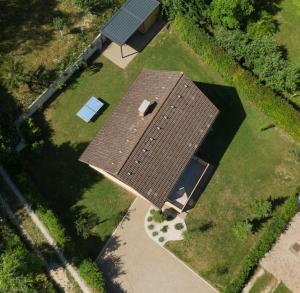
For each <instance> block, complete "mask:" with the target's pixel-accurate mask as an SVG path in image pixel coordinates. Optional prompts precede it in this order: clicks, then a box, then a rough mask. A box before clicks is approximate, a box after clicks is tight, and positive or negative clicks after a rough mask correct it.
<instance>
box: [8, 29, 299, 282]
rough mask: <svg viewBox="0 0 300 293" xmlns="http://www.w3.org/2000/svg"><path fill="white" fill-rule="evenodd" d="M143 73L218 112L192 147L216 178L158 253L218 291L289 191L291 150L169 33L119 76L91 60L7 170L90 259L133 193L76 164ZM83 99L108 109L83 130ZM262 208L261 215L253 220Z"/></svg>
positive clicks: (295, 170) (295, 169)
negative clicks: (168, 81) (173, 80)
mask: <svg viewBox="0 0 300 293" xmlns="http://www.w3.org/2000/svg"><path fill="white" fill-rule="evenodd" d="M143 68H152V69H166V70H179V71H183V72H185V73H186V74H187V76H188V77H189V78H191V79H192V80H193V81H195V82H196V83H197V85H198V86H199V88H200V89H201V90H202V91H203V92H204V93H205V94H206V95H207V96H208V97H209V98H210V99H211V100H212V102H213V103H215V105H216V106H217V107H218V108H219V109H220V111H221V114H220V116H219V118H218V120H217V121H216V123H215V125H214V127H213V131H212V132H211V133H210V135H209V136H208V137H207V141H206V143H205V145H204V146H203V148H201V149H200V150H199V152H200V155H201V157H202V158H203V159H204V160H206V161H208V162H210V163H212V164H213V165H214V166H215V174H214V176H213V178H212V180H211V181H210V183H209V185H208V187H207V188H206V190H205V191H204V193H203V194H202V195H201V197H200V199H199V201H198V203H197V205H196V207H195V208H194V209H193V210H191V212H190V213H189V215H188V216H187V218H186V224H187V228H188V233H185V240H183V241H179V242H174V243H168V244H167V247H168V248H169V249H170V250H171V251H173V252H174V253H175V254H176V255H177V256H179V257H180V258H181V259H182V260H184V261H185V262H186V263H187V264H189V265H190V266H191V267H192V268H193V269H194V270H195V271H196V272H197V273H199V274H201V275H202V276H204V277H205V278H207V279H208V280H209V281H210V282H211V283H212V284H214V285H215V286H216V287H218V288H224V286H225V285H227V284H228V283H229V282H230V281H231V280H232V279H233V278H234V277H235V276H236V274H237V273H238V271H239V269H240V266H241V259H243V257H244V256H245V255H246V254H247V253H248V252H249V251H250V250H251V249H252V248H253V247H254V246H255V245H256V243H257V241H258V239H259V237H260V236H261V235H262V233H263V232H264V231H265V230H266V229H268V224H269V222H270V220H271V219H272V217H273V216H274V215H275V214H277V212H278V211H279V210H280V207H281V206H282V205H283V203H284V202H285V201H286V200H287V198H288V196H289V195H291V194H292V193H293V192H294V190H295V188H296V186H297V184H298V182H297V178H299V176H300V170H299V162H298V161H297V160H298V159H297V155H295V154H294V153H295V150H296V149H297V148H296V144H295V142H294V141H293V140H292V139H291V137H289V136H288V135H287V134H285V133H284V132H283V131H282V130H280V129H278V128H277V127H274V126H272V127H270V125H271V124H272V121H270V119H269V118H267V117H266V116H265V115H264V114H262V113H261V112H260V111H259V110H258V109H257V108H256V107H255V106H254V105H253V104H252V103H250V102H249V100H248V99H246V98H245V97H244V95H242V94H239V93H238V92H237V91H236V89H235V88H234V87H232V86H231V85H229V84H228V83H226V82H225V81H224V80H223V79H222V78H221V76H220V75H219V74H218V73H217V72H216V71H214V70H213V69H212V68H211V67H209V66H208V65H207V64H205V63H204V62H203V59H201V57H199V56H198V55H197V54H196V53H194V52H193V50H192V49H191V48H189V47H188V45H187V44H186V43H184V42H183V41H182V40H181V39H180V38H179V37H178V36H177V34H176V33H175V32H174V31H173V30H172V28H170V29H165V30H163V31H162V32H161V33H160V34H159V35H158V36H157V37H156V38H155V39H154V40H153V42H152V43H150V44H149V45H148V46H147V48H146V49H145V50H144V51H143V52H141V53H140V54H139V55H138V56H137V57H136V58H135V60H133V62H132V63H131V64H130V65H129V66H128V67H127V68H126V70H121V69H119V68H117V67H116V66H115V65H114V64H112V63H110V62H109V61H108V60H106V59H105V58H104V57H103V56H100V57H99V58H97V59H96V60H95V61H94V62H93V63H92V64H91V65H90V66H89V67H88V68H87V70H85V71H84V72H82V74H81V75H80V76H78V77H77V79H76V80H74V82H73V83H71V84H70V85H69V86H68V87H67V88H66V89H65V90H64V91H63V92H62V93H61V94H60V95H59V96H58V97H56V98H55V99H53V100H52V101H51V102H50V103H49V105H48V106H47V108H46V109H45V110H43V111H40V112H39V113H37V115H35V117H34V119H33V122H32V123H33V124H34V125H35V126H29V128H33V129H35V127H37V128H38V129H39V130H37V131H36V133H37V134H36V137H37V141H41V140H42V141H43V143H41V144H42V146H41V147H38V148H36V147H31V148H30V147H29V148H28V149H27V150H25V151H24V152H23V153H22V156H21V161H22V166H21V167H20V166H14V167H12V168H11V169H10V171H11V172H10V173H11V175H13V176H14V180H15V181H16V183H17V184H18V185H19V187H20V188H21V189H22V191H23V192H24V194H25V195H26V196H27V198H28V200H29V201H30V202H31V204H32V205H33V207H34V208H35V209H39V210H41V209H42V208H45V209H50V210H52V212H53V214H54V215H55V216H56V217H57V218H58V219H59V223H60V224H61V226H62V229H63V230H64V232H65V234H66V237H69V239H70V240H69V241H66V243H64V246H65V247H66V249H67V253H68V254H69V255H70V256H71V257H72V259H73V261H76V258H77V259H78V258H80V257H81V256H83V257H90V258H92V259H94V258H95V257H96V256H97V254H98V253H99V252H100V250H101V248H102V247H103V245H104V244H105V242H106V240H107V239H108V238H109V237H110V235H111V233H112V231H113V230H114V228H115V227H116V226H117V225H118V223H119V221H120V219H121V218H122V217H123V215H124V213H125V212H126V210H127V208H128V206H129V205H130V203H131V202H132V200H133V196H132V195H130V194H128V193H127V192H126V191H124V190H122V189H120V188H119V187H117V186H116V185H114V184H113V183H111V182H110V181H108V180H106V179H105V178H103V177H102V176H101V175H100V174H98V173H97V172H95V171H94V170H92V169H90V168H89V167H88V166H86V165H84V164H82V163H80V162H78V158H79V156H80V154H81V153H82V151H83V150H84V148H85V147H86V146H87V145H88V143H89V142H90V141H91V140H92V139H93V137H94V136H95V134H96V132H97V131H98V129H99V128H100V127H101V124H102V123H103V121H105V119H106V118H107V117H108V116H109V115H110V113H111V111H112V110H113V109H114V107H115V106H116V105H117V103H118V101H119V100H120V98H121V97H122V95H123V94H124V92H125V91H126V89H127V88H128V86H129V85H130V84H131V83H132V82H133V81H134V79H135V78H136V77H137V75H138V74H139V73H140V71H141V70H142V69H143ZM92 95H95V96H97V97H99V98H102V99H103V100H105V101H106V102H107V104H108V107H107V108H106V110H105V111H104V112H103V113H102V114H101V115H100V116H99V118H98V119H97V120H96V121H94V122H91V123H89V124H85V123H83V122H82V121H81V120H80V119H78V117H76V112H77V111H78V110H79V109H80V107H81V106H82V105H83V104H84V103H85V101H86V100H87V99H88V97H90V96H92ZM33 143H34V141H33ZM296 153H297V151H296ZM253 202H255V205H256V207H253V206H252V205H253ZM41 207H42V208H41ZM261 210H263V212H264V215H262V214H259V216H256V214H257V213H258V212H257V211H259V213H262V212H261ZM237 235H241V236H237Z"/></svg>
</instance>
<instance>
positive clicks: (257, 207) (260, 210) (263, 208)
mask: <svg viewBox="0 0 300 293" xmlns="http://www.w3.org/2000/svg"><path fill="white" fill-rule="evenodd" d="M271 210H272V204H271V202H270V201H268V200H263V199H257V200H255V201H254V202H252V203H251V211H252V213H253V214H254V215H255V216H256V217H257V218H266V217H268V216H269V215H270V213H271Z"/></svg>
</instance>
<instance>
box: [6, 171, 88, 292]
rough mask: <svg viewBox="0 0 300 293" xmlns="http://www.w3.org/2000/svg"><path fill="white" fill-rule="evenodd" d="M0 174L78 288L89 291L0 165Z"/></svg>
mask: <svg viewBox="0 0 300 293" xmlns="http://www.w3.org/2000/svg"><path fill="white" fill-rule="evenodd" d="M0 174H1V176H2V177H3V179H4V181H5V182H6V183H7V185H8V186H9V187H10V188H11V190H12V191H13V193H14V194H15V195H16V197H17V198H18V201H19V202H20V204H21V205H22V206H23V209H24V210H25V211H26V213H27V214H28V215H29V216H30V218H31V220H32V222H33V223H34V224H35V225H36V226H37V228H38V229H39V230H40V232H41V233H42V234H43V236H44V238H45V239H46V241H47V242H48V244H49V245H50V246H51V247H52V248H53V250H54V252H55V253H56V255H57V257H58V258H59V260H60V261H61V263H62V265H63V267H64V268H66V270H67V271H68V272H69V273H70V275H71V276H72V277H73V279H74V280H75V282H76V283H77V284H78V286H79V287H80V289H81V290H82V291H83V292H84V293H89V292H90V289H89V288H88V287H87V285H86V284H85V282H84V281H83V280H82V279H81V277H80V276H79V275H78V273H77V271H76V270H75V268H74V267H73V266H72V265H71V264H70V263H69V262H68V260H67V259H66V258H65V256H64V254H63V252H62V251H61V250H60V249H59V248H58V246H57V245H56V242H55V240H54V239H53V238H52V236H51V235H50V233H49V232H48V230H47V228H46V227H45V226H44V224H43V223H42V222H41V220H40V219H39V218H38V216H37V215H36V214H35V213H34V212H33V211H32V210H31V208H30V207H29V205H28V203H27V202H26V200H25V198H24V197H23V195H22V194H21V192H20V191H19V190H18V188H17V187H16V185H15V184H14V183H13V182H12V180H11V179H10V177H9V176H8V174H7V173H6V171H5V170H4V169H3V167H2V166H0ZM6 208H8V207H7V206H6Z"/></svg>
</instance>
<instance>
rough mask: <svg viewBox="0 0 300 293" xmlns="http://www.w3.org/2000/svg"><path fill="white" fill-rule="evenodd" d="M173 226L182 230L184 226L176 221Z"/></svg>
mask: <svg viewBox="0 0 300 293" xmlns="http://www.w3.org/2000/svg"><path fill="white" fill-rule="evenodd" d="M174 227H175V229H176V230H182V229H183V228H184V225H183V224H182V223H177V224H175V226H174Z"/></svg>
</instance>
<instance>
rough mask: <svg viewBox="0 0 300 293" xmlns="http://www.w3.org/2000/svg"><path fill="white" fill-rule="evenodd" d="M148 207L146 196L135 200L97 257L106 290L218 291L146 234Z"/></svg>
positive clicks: (158, 292) (159, 292)
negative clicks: (144, 198) (145, 219)
mask: <svg viewBox="0 0 300 293" xmlns="http://www.w3.org/2000/svg"><path fill="white" fill-rule="evenodd" d="M149 207H150V203H148V202H146V201H145V200H143V199H141V198H137V199H136V200H135V202H134V204H133V205H132V206H131V208H130V209H129V212H128V215H127V216H126V218H125V219H124V221H123V222H122V223H121V224H120V225H119V227H118V228H117V230H116V231H115V233H114V235H113V236H112V237H111V239H110V241H109V242H108V244H107V246H106V247H105V248H104V250H103V252H102V255H101V256H100V257H99V259H98V262H99V264H100V266H101V268H102V270H103V273H104V277H105V279H106V282H107V287H108V292H117V293H119V292H129V293H141V292H143V293H154V292H155V293H169V292H172V293H182V292H189V293H215V292H217V291H216V290H215V289H214V288H212V287H211V286H210V285H209V284H208V283H206V281H205V280H203V279H202V278H200V277H199V276H198V275H197V274H195V273H194V272H193V271H192V270H190V269H189V268H188V267H187V266H186V265H184V264H183V263H182V262H181V261H180V260H178V259H177V258H176V257H174V256H173V255H172V254H171V253H169V252H168V251H167V250H166V249H164V248H162V247H161V246H159V245H158V244H157V243H155V242H154V241H153V240H151V239H150V238H149V237H148V235H147V234H146V232H145V228H144V218H145V215H146V213H147V211H148V209H149Z"/></svg>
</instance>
